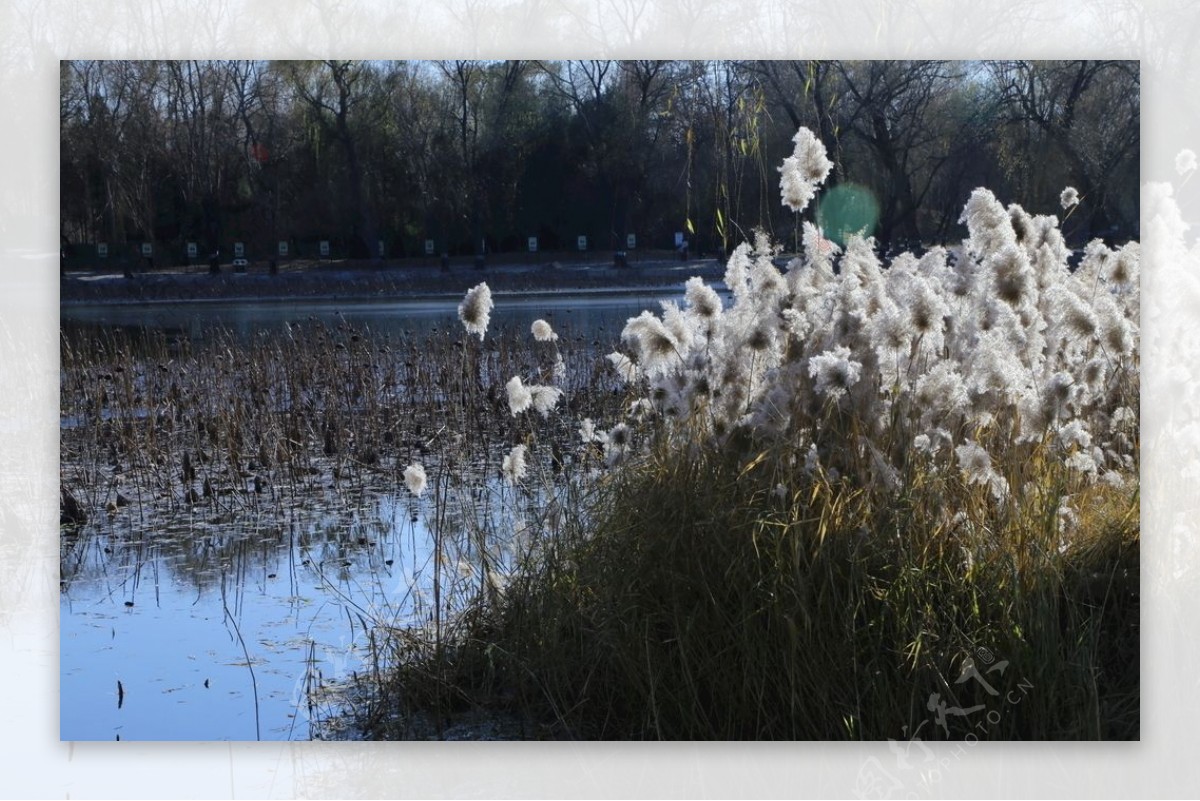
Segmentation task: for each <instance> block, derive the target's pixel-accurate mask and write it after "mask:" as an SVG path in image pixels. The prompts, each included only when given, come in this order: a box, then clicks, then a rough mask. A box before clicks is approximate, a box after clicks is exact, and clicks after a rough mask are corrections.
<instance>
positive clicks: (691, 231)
mask: <svg viewBox="0 0 1200 801" xmlns="http://www.w3.org/2000/svg"><path fill="white" fill-rule="evenodd" d="M687 229H688V233H689V234H694V233H696V229H695V228H693V227H692V218H691V217H688V218H687Z"/></svg>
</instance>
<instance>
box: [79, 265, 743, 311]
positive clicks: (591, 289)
mask: <svg viewBox="0 0 1200 801" xmlns="http://www.w3.org/2000/svg"><path fill="white" fill-rule="evenodd" d="M723 272H724V263H723V262H720V261H718V260H716V259H703V260H692V261H688V262H680V261H655V262H643V263H639V264H635V265H631V266H630V267H625V268H617V267H614V266H612V265H610V264H582V265H581V264H569V265H562V264H559V263H557V262H551V263H550V264H541V265H528V264H525V265H507V264H506V265H495V266H488V267H485V268H483V269H475V268H474V267H471V266H455V267H452V268H451V269H449V270H446V271H443V270H440V269H438V268H437V267H432V268H431V267H428V266H422V267H408V266H405V267H392V266H382V267H371V266H360V265H357V264H356V265H353V266H330V265H326V264H319V263H311V264H301V265H297V264H294V263H293V264H289V265H287V266H286V267H283V268H281V269H280V272H279V273H278V274H276V275H270V274H269V272H268V271H267V269H266V267H265V266H263V265H254V266H252V267H251V268H250V269H249V270H248V271H247V272H245V273H235V272H232V271H231V270H230V268H228V267H223V268H222V271H221V273H220V274H219V275H209V274H208V272H207V270H205V271H190V272H182V271H176V272H166V271H164V272H151V273H136V274H134V276H133V277H132V278H125V277H123V276H122V275H120V274H106V275H93V274H88V273H67V274H66V275H64V276H63V278H62V279H61V281H60V305H61V306H90V305H125V304H137V305H150V304H154V305H157V304H174V303H229V302H255V303H287V302H292V301H322V300H327V301H370V300H375V301H384V300H410V299H411V300H442V299H448V298H454V297H458V296H459V295H461V294H462V293H463V292H464V291H466V290H467V289H468V288H470V287H472V286H474V285H476V284H478V283H480V282H481V281H485V282H487V284H488V286H489V287H491V289H492V291H493V293H495V294H496V295H497V296H505V295H516V294H522V293H526V294H530V295H540V294H548V293H556V292H586V293H589V294H592V293H594V294H596V295H597V296H605V295H625V294H630V293H631V292H634V293H635V292H637V291H638V290H641V289H656V288H665V287H671V286H676V285H679V286H681V285H682V284H683V283H684V282H685V281H686V280H687V279H688V278H691V277H692V276H700V277H702V278H704V279H705V280H706V281H710V282H711V281H715V280H719V279H720V277H721V275H722V274H723Z"/></svg>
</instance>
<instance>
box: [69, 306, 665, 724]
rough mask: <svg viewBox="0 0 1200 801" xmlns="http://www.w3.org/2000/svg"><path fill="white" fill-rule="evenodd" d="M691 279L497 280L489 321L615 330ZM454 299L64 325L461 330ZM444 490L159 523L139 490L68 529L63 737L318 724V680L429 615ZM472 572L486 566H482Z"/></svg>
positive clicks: (197, 311)
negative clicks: (567, 285)
mask: <svg viewBox="0 0 1200 801" xmlns="http://www.w3.org/2000/svg"><path fill="white" fill-rule="evenodd" d="M681 293H682V287H678V288H675V289H672V290H670V291H668V292H653V291H640V292H636V293H631V294H625V295H619V296H597V295H582V294H581V295H569V296H568V295H562V294H556V295H544V296H520V297H517V296H503V295H501V296H497V297H496V298H495V303H496V308H495V310H494V312H493V316H492V326H493V327H494V328H495V327H507V326H513V327H523V328H524V329H525V330H526V331H527V330H528V326H529V324H530V323H531V322H532V321H533V320H534V319H537V318H545V319H547V320H549V321H551V323H552V324H553V325H554V326H555V328H556V329H559V330H562V331H568V330H569V331H572V332H574V333H575V334H576V335H580V336H595V337H597V338H601V339H608V340H611V341H612V342H614V343H615V342H616V340H617V337H618V335H619V331H620V328H621V327H622V326H623V324H624V322H625V320H626V319H627V318H629V317H631V316H634V315H636V314H637V313H639V312H640V311H641V310H642V309H645V308H650V309H654V310H657V309H658V301H659V300H661V299H667V298H679V297H680V296H681ZM457 304H458V299H457V298H456V299H449V298H447V299H433V300H422V301H414V302H405V303H346V302H340V303H301V304H276V303H259V304H173V305H163V306H158V305H154V306H133V305H128V306H92V307H65V308H63V310H62V327H63V331H64V334H65V335H66V336H68V337H87V336H89V335H90V333H93V332H95V331H96V330H98V329H100V328H124V329H127V330H141V329H149V330H158V331H164V332H166V333H167V334H168V335H169V336H175V337H186V338H188V339H192V340H198V341H202V340H203V338H204V336H205V332H206V331H208V330H209V329H210V328H211V327H212V326H213V325H221V326H224V327H226V328H230V329H233V330H234V331H236V332H237V333H238V334H239V335H241V336H246V337H249V336H251V335H253V334H255V333H256V332H258V331H263V330H281V329H283V328H284V327H285V325H286V324H289V323H294V322H300V321H307V320H310V319H312V318H315V319H318V320H321V321H324V322H326V323H330V324H334V323H338V322H340V321H345V322H347V323H350V324H352V325H354V326H355V327H356V328H357V329H359V330H362V329H364V328H366V329H368V330H369V331H371V332H380V333H394V332H418V333H421V332H428V331H431V330H433V329H435V328H439V327H444V328H446V329H448V330H452V331H453V332H454V334H455V335H456V336H457V335H458V334H459V331H460V329H459V328H458V327H459V326H460V323H459V322H458V320H457V316H456V309H457ZM66 424H67V421H66V420H65V419H64V425H66ZM337 492H339V490H337V489H334V488H330V489H327V490H326V494H327V495H328V494H329V493H334V494H336V493H337ZM502 492H503V489H501V488H498V487H496V486H495V484H494V483H492V482H486V481H482V480H481V481H480V483H479V485H478V486H477V487H475V488H462V489H460V490H459V493H460V496H459V499H458V501H461V502H458V501H456V502H453V503H450V504H449V506H450V507H451V508H452V510H453V509H457V510H459V511H458V512H457V513H467V512H464V511H462V510H464V509H470V510H473V511H471V512H470V513H482V514H485V515H487V514H492V513H493V512H492V511H490V510H491V509H493V507H492V506H491V505H490V504H491V502H492V501H491V500H489V499H494V497H495V496H496V495H497V494H498V493H502ZM462 493H468V494H472V497H464V496H462ZM432 503H433V500H432V499H431V498H430V497H428V496H427V497H426V498H425V499H423V500H421V501H418V500H416V499H415V498H413V497H412V496H411V495H410V494H408V493H407V492H406V491H399V492H391V493H388V492H384V493H364V494H362V495H361V496H356V497H352V498H347V497H324V498H322V497H319V496H318V497H315V498H309V499H306V500H305V501H303V502H296V503H295V504H293V505H289V506H288V507H287V508H286V509H285V511H284V513H283V514H282V515H281V514H280V513H279V510H278V508H277V507H276V508H266V507H264V508H262V509H256V508H254V507H253V506H251V507H246V508H241V509H239V510H238V511H237V513H236V514H228V513H227V514H218V513H213V512H212V511H207V510H206V511H203V512H201V511H197V510H196V509H193V510H191V511H190V512H187V513H178V514H176V515H174V516H173V517H170V518H163V519H160V518H153V519H152V520H150V521H149V522H148V521H147V520H146V518H144V517H143V516H142V515H144V514H146V511H145V510H144V508H143V507H142V506H141V505H139V504H137V503H134V504H132V505H130V506H126V507H123V508H119V509H116V510H114V511H113V512H112V513H110V514H109V515H103V514H101V515H98V516H94V517H93V519H92V520H90V521H89V522H88V524H87V525H86V526H84V527H83V529H82V530H81V531H80V532H78V533H77V534H73V533H64V534H63V536H62V543H61V559H60V565H61V574H62V585H61V607H60V630H61V663H60V674H61V685H60V694H61V698H60V701H61V717H60V721H61V730H60V734H61V737H62V739H64V740H112V739H117V738H119V739H122V740H222V739H230V740H254V739H264V740H267V739H270V740H288V739H308V738H309V737H310V736H311V734H312V731H311V730H310V720H312V719H314V718H321V717H327V716H328V713H329V712H330V711H332V710H331V708H322V707H321V706H320V703H321V702H320V700H319V699H320V695H319V694H317V693H315V692H314V691H315V690H317V688H318V687H319V686H324V687H333V688H336V687H337V686H339V685H340V684H342V683H344V682H346V681H347V680H350V679H352V678H353V677H354V676H355V675H356V674H359V673H361V672H362V671H363V670H364V669H365V668H366V667H368V666H369V665H370V664H371V661H372V660H371V652H370V647H369V646H370V632H371V630H372V627H373V626H374V625H377V624H379V623H380V622H381V621H382V622H385V623H387V624H388V625H397V626H412V625H417V626H420V625H426V624H427V623H428V621H429V619H430V609H429V605H430V600H429V579H430V576H431V574H432V568H431V565H432V547H431V535H430V533H429V529H428V527H427V526H426V521H427V520H428V519H430V517H429V515H430V514H431V510H432V507H431V504H432ZM495 508H499V507H495ZM478 510H483V511H482V512H479V511H478ZM472 558H473V554H471V553H470V548H469V546H462V550H461V552H459V553H450V554H448V559H447V561H448V563H449V565H450V567H449V568H448V570H450V571H455V570H456V567H455V566H456V565H463V564H466V565H469V564H470V563H471V560H472ZM461 579H462V580H463V581H464V582H466V583H468V584H469V583H470V582H472V581H473V580H474V579H473V577H471V576H470V575H469V567H468V569H467V570H465V571H462V575H461ZM314 698H316V699H318V700H317V701H316V703H317V707H310V701H312V700H313V699H314ZM323 713H324V714H323Z"/></svg>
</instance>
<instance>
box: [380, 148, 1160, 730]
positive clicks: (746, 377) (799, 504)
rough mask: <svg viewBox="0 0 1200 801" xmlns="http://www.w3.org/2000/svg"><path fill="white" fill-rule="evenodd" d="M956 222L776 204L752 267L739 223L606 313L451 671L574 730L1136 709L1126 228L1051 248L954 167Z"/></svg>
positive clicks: (819, 153) (1134, 360)
mask: <svg viewBox="0 0 1200 801" xmlns="http://www.w3.org/2000/svg"><path fill="white" fill-rule="evenodd" d="M806 134H807V132H806V131H801V133H800V134H798V135H797V137H796V140H795V141H796V151H795V153H794V154H793V155H792V156H791V157H790V158H789V159H788V160H787V161H785V163H784V166H783V168H782V169H781V172H782V173H783V176H782V180H781V194H782V198H783V202H784V203H785V204H786V205H788V206H789V207H791V208H792V209H793V210H794V211H797V212H802V211H803V210H804V208H805V207H806V206H807V204H808V202H809V201H810V199H811V198H812V197H813V196H814V195H815V193H816V188H817V187H818V186H819V184H820V183H821V182H822V181H823V180H824V178H825V175H826V174H827V173H828V169H829V165H828V161H827V159H826V158H825V153H824V149H823V147H821V145H820V142H819V141H818V140H816V138H815V137H813V136H812V135H811V134H808V135H806ZM962 222H964V223H965V224H966V228H967V231H968V238H967V239H966V240H965V241H963V242H962V244H961V246H957V247H952V248H945V247H934V248H932V249H931V250H929V251H928V252H927V253H925V254H924V255H923V256H920V257H917V256H915V255H913V254H910V253H904V254H901V255H898V256H896V257H894V258H892V259H891V261H890V262H888V263H886V264H885V263H883V262H881V261H880V259H879V257H878V255H877V254H876V252H875V249H874V246H873V242H872V241H871V240H869V239H866V238H863V237H861V236H860V237H851V238H850V240H849V241H848V242H847V244H846V246H845V249H844V251H843V250H841V249H839V248H838V247H837V246H836V245H834V244H833V243H831V242H829V241H828V240H826V239H825V238H824V237H823V236H822V233H821V231H820V230H819V229H817V228H816V227H815V226H813V225H812V224H811V223H808V222H805V223H804V225H803V231H804V237H803V240H804V252H803V254H802V255H801V256H799V257H797V258H795V259H793V260H792V261H791V262H790V263H789V264H788V266H787V269H786V271H783V272H781V271H780V270H779V269H778V268H776V266H775V264H774V259H775V258H776V257H777V255H778V252H777V250H776V248H775V247H774V246H773V245H772V244H771V243H770V241H769V240H768V238H767V237H766V236H765V235H762V234H759V235H758V236H757V237H756V238H755V241H754V242H753V243H752V244H751V243H746V244H743V245H741V246H740V247H739V248H737V250H736V251H735V252H734V253H733V255H732V257H731V258H730V259H729V262H728V266H727V270H726V273H725V281H724V283H725V285H726V287H727V288H728V290H729V293H730V296H731V301H730V302H729V303H728V304H726V302H725V301H724V300H723V299H722V297H721V295H720V294H718V293H717V292H716V291H714V289H713V288H712V287H709V286H707V285H705V284H704V283H703V282H702V281H701V280H700V279H692V280H690V281H688V283H687V286H686V291H685V294H684V297H683V299H682V302H681V303H680V302H665V303H663V305H662V309H661V312H660V313H658V314H655V313H652V312H650V311H647V312H644V313H643V314H641V315H640V316H638V317H635V318H632V319H631V320H629V322H628V324H627V325H626V327H625V329H624V332H623V335H622V342H623V346H624V347H623V350H622V351H618V352H614V353H612V354H610V355H609V356H608V359H607V361H608V362H609V367H610V368H611V369H614V370H615V372H616V373H617V374H618V375H619V377H620V378H621V379H622V380H624V381H626V382H627V390H628V392H629V396H628V398H627V401H628V403H627V406H626V408H627V409H629V415H628V417H627V418H626V419H619V420H617V419H614V420H610V421H609V422H608V423H607V424H606V425H608V428H607V429H603V428H601V427H600V426H599V425H598V424H593V423H592V422H591V421H586V422H585V424H584V426H583V427H582V430H581V432H580V433H581V438H582V439H583V447H584V449H585V450H586V451H587V452H588V453H590V454H591V455H592V456H593V457H594V458H595V460H596V462H597V463H598V464H602V465H603V467H604V469H603V472H602V473H601V474H600V475H599V477H598V478H597V479H596V484H595V487H596V489H595V494H594V495H592V496H590V498H591V500H590V502H589V503H588V505H587V506H586V508H582V507H581V508H575V509H572V510H570V514H569V515H568V518H569V519H568V522H567V524H566V525H563V526H562V527H561V528H560V530H559V531H558V532H557V533H556V534H554V535H553V536H551V535H550V534H548V533H547V534H546V535H545V541H546V545H545V547H544V548H543V550H542V552H541V554H540V557H539V558H538V559H537V560H531V561H529V562H527V563H526V564H525V569H524V570H523V571H520V572H518V573H517V574H516V575H515V576H514V577H513V578H512V579H511V580H510V581H509V583H508V584H507V586H506V587H505V590H504V593H503V595H502V597H501V598H500V599H499V600H498V602H495V603H492V604H490V605H488V606H487V607H480V608H479V609H478V610H476V616H475V619H474V620H473V623H472V625H471V626H470V627H468V629H467V631H466V633H465V635H464V640H463V642H462V643H461V647H460V648H459V649H458V650H457V651H456V655H455V661H456V665H457V668H458V670H459V672H458V673H457V674H456V675H457V676H458V678H459V680H460V684H459V687H458V689H459V692H460V694H461V697H462V698H463V699H469V698H471V697H475V698H487V699H490V701H489V702H491V703H495V702H496V700H497V699H506V700H505V702H506V703H511V704H513V705H514V706H515V707H517V708H520V709H522V710H526V711H528V710H536V711H537V713H538V719H539V720H541V721H543V722H544V723H546V724H547V725H548V726H549V728H548V729H546V732H547V733H558V734H565V735H568V736H576V737H595V738H643V737H649V738H668V739H680V738H709V739H729V738H795V739H803V738H816V739H833V738H851V739H860V738H866V739H883V738H892V739H896V740H900V739H908V738H910V737H920V738H922V739H962V738H964V737H966V736H968V735H970V736H974V737H980V738H985V739H1011V738H1023V739H1061V738H1136V737H1137V736H1138V731H1139V728H1138V726H1139V718H1138V710H1139V692H1138V690H1139V671H1138V620H1139V604H1138V592H1139V584H1138V553H1139V536H1140V532H1139V519H1138V509H1139V503H1138V463H1139V429H1138V415H1139V404H1138V382H1139V360H1138V338H1139V317H1138V310H1139V282H1138V264H1139V246H1138V244H1137V243H1136V242H1131V243H1129V244H1127V245H1125V246H1124V247H1120V248H1117V249H1115V250H1114V249H1110V248H1108V247H1107V246H1105V245H1104V244H1103V243H1102V242H1100V241H1094V242H1092V243H1090V244H1089V245H1088V246H1087V248H1086V251H1085V253H1084V255H1083V257H1082V260H1081V261H1080V262H1079V264H1078V266H1077V267H1074V268H1072V267H1071V266H1069V259H1068V257H1069V256H1070V252H1069V251H1068V249H1067V247H1066V244H1065V242H1064V239H1063V236H1062V233H1061V232H1060V229H1059V221H1058V220H1057V219H1056V218H1055V217H1054V216H1050V215H1032V214H1030V213H1027V212H1026V211H1025V210H1024V209H1022V208H1021V207H1020V206H1017V205H1015V204H1014V205H1010V206H1008V207H1005V206H1003V205H1002V204H1001V203H1000V202H999V201H998V200H997V199H996V198H995V197H994V196H993V194H992V193H991V192H989V191H988V190H986V189H977V190H975V191H974V192H973V193H972V195H971V197H970V198H969V200H968V202H967V204H966V207H965V209H964V212H963V216H962ZM514 413H515V412H514ZM398 675H399V679H398V680H399V681H401V682H403V681H404V680H405V676H404V672H403V671H401V673H400V674H398ZM408 678H411V675H410V676H409V677H408ZM473 693H474V694H475V695H474V696H473V695H472V694H473ZM981 721H982V725H981Z"/></svg>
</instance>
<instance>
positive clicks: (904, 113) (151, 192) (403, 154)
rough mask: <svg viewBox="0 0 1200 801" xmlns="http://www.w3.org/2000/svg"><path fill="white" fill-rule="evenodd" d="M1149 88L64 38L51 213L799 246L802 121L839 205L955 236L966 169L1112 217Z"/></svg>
mask: <svg viewBox="0 0 1200 801" xmlns="http://www.w3.org/2000/svg"><path fill="white" fill-rule="evenodd" d="M1139 106H1140V79H1139V73H1138V65H1137V63H1136V62H1123V61H1054V62H1049V61H1047V62H1031V61H993V62H951V61H854V62H841V61H595V60H589V61H549V62H547V61H65V62H63V63H62V69H61V99H60V121H61V156H60V158H61V165H60V166H61V190H62V191H61V235H62V239H63V245H64V250H65V251H67V252H68V253H70V252H72V251H74V250H79V251H82V250H83V248H79V247H78V246H80V245H86V244H92V243H100V242H104V243H111V245H110V246H113V245H120V244H121V243H125V244H128V245H137V244H139V243H143V242H152V243H154V244H155V247H156V253H166V254H178V253H181V252H182V251H183V243H184V242H196V243H198V244H199V248H200V249H201V256H202V257H204V256H206V255H207V254H208V253H210V252H212V251H215V250H216V249H218V248H221V249H222V250H223V251H224V252H228V249H229V247H230V245H231V243H232V242H234V241H241V242H245V243H246V247H247V248H248V250H249V253H248V255H250V256H252V257H258V258H262V257H265V256H267V255H270V254H272V253H274V252H275V251H274V249H275V247H276V245H275V243H276V242H278V241H288V242H291V243H293V248H296V249H301V250H314V249H315V244H314V243H315V242H317V241H320V240H328V241H330V242H331V243H333V246H334V248H335V250H336V251H337V252H338V253H341V254H343V255H347V256H352V257H359V258H362V257H374V256H377V255H378V253H379V243H380V242H382V243H383V250H384V253H386V255H387V256H388V257H403V256H413V255H420V254H424V253H425V243H426V241H427V240H434V242H435V249H436V251H437V252H438V253H441V252H447V253H450V254H453V255H474V254H482V253H496V252H514V251H521V250H524V249H526V247H527V241H528V238H529V237H532V236H536V237H538V238H539V247H540V249H542V250H556V249H571V250H574V249H575V248H576V243H577V238H578V237H579V236H586V237H587V238H588V240H587V241H588V247H589V248H591V249H599V250H623V249H625V247H626V244H627V236H628V235H630V234H632V235H634V236H635V237H636V246H637V247H639V248H670V247H672V246H673V244H674V234H675V232H684V233H685V236H686V238H687V239H688V240H689V243H690V245H691V247H692V249H693V251H706V252H710V253H711V252H718V251H726V250H728V249H729V248H731V247H732V246H733V245H735V244H737V243H738V242H740V241H742V240H744V239H745V238H746V237H747V236H748V233H749V231H750V230H751V229H753V228H755V227H763V228H765V229H767V230H769V231H770V232H772V234H773V235H774V236H775V237H777V238H778V239H780V240H782V241H784V242H785V243H787V244H794V240H795V236H796V233H797V222H796V220H795V219H794V215H791V213H790V212H788V211H787V210H786V209H785V208H784V207H783V206H782V204H781V202H780V198H779V190H778V166H779V164H780V162H781V160H782V157H783V156H784V155H787V154H788V153H790V151H791V143H790V142H789V139H790V138H791V137H792V135H794V133H795V131H796V129H797V127H799V126H801V125H804V126H807V127H809V128H810V129H812V130H813V131H814V132H816V133H817V134H818V135H819V136H820V138H821V140H822V141H823V143H824V144H825V146H826V148H827V150H828V151H829V154H830V158H831V159H832V160H833V162H834V168H833V172H832V174H831V175H830V179H829V182H828V184H827V187H828V188H827V189H826V193H827V195H826V198H829V197H831V195H830V194H829V193H832V192H833V191H834V190H835V189H836V188H837V187H839V186H843V187H844V189H845V191H844V192H843V193H842V195H841V196H842V197H843V198H844V199H843V201H842V205H843V206H844V208H840V209H838V208H835V206H837V202H836V201H834V200H828V201H827V202H828V203H829V204H830V205H829V207H828V209H827V212H828V213H827V215H826V218H825V219H823V222H825V224H826V228H827V229H829V228H836V227H837V226H838V224H839V221H841V222H842V227H843V228H844V227H854V226H858V225H860V224H866V225H869V226H870V227H871V229H872V230H871V233H873V235H874V236H876V237H877V239H879V240H880V243H881V244H882V245H883V246H885V247H886V246H889V245H895V244H909V243H915V242H918V241H925V242H928V241H931V240H937V241H944V240H947V239H951V238H955V237H957V236H960V235H961V233H962V231H961V229H959V228H958V227H957V220H958V216H959V213H960V212H961V209H962V205H963V203H964V202H965V200H966V198H967V196H968V194H969V193H970V190H971V189H972V188H974V187H976V186H987V187H989V188H991V189H992V190H993V191H994V192H995V193H996V194H997V196H998V197H1000V198H1002V199H1003V200H1005V201H1006V202H1019V203H1021V204H1022V205H1023V206H1025V207H1026V209H1027V210H1029V211H1031V212H1035V213H1061V209H1060V208H1059V205H1058V197H1059V193H1060V191H1061V190H1062V189H1063V187H1065V186H1067V185H1072V186H1074V187H1076V188H1077V189H1078V190H1079V192H1080V195H1081V196H1082V198H1083V201H1082V203H1081V204H1080V206H1079V207H1078V209H1077V210H1076V211H1075V212H1074V213H1073V214H1072V217H1071V219H1070V220H1069V225H1068V226H1067V232H1068V235H1069V236H1070V237H1071V239H1072V240H1073V241H1074V242H1081V241H1084V240H1086V239H1087V238H1090V237H1091V236H1094V235H1100V236H1106V237H1109V238H1111V239H1121V238H1126V237H1130V236H1134V235H1136V231H1137V217H1138V214H1137V191H1138V190H1137V186H1138V156H1139V130H1138V124H1139V123H1138V118H1139ZM832 197H833V198H837V197H839V195H836V194H833V195H832ZM823 200H826V199H825V198H823ZM812 213H814V212H811V211H810V212H809V214H812ZM815 213H817V214H821V213H822V208H821V204H817V211H816V212H815ZM843 218H844V219H843ZM846 220H848V221H849V222H846ZM851 223H853V225H851Z"/></svg>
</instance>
